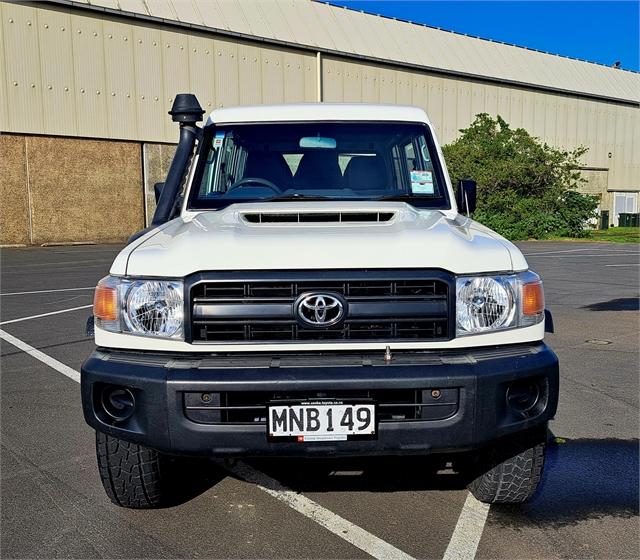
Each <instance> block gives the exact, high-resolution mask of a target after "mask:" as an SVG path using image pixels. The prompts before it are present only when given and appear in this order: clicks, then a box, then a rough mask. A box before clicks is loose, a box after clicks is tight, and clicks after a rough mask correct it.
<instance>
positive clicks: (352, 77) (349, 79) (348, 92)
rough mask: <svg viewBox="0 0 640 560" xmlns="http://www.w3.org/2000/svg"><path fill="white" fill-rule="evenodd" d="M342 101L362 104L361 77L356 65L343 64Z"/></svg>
mask: <svg viewBox="0 0 640 560" xmlns="http://www.w3.org/2000/svg"><path fill="white" fill-rule="evenodd" d="M342 99H343V101H345V102H347V103H360V102H362V76H361V75H360V68H359V67H358V65H357V64H353V63H351V62H345V63H344V80H343V93H342Z"/></svg>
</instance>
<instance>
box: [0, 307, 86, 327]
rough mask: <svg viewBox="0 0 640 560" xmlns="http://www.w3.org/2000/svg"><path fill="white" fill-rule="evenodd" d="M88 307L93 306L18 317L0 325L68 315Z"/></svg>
mask: <svg viewBox="0 0 640 560" xmlns="http://www.w3.org/2000/svg"><path fill="white" fill-rule="evenodd" d="M89 307H93V304H89V305H81V306H80V307H70V308H69V309H60V310H59V311H50V312H49V313H40V314H38V315H30V316H29V317H20V318H19V319H10V320H9V321H2V322H1V323H0V325H9V324H11V323H20V322H22V321H28V320H29V319H39V318H40V317H48V316H49V315H59V314H60V313H69V312H70V311H78V309H88V308H89Z"/></svg>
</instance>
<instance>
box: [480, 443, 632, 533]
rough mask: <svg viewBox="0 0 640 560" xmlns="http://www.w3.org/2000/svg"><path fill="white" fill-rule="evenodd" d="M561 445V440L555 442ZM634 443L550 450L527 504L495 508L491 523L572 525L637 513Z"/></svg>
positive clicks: (575, 445) (554, 445) (555, 445)
mask: <svg viewBox="0 0 640 560" xmlns="http://www.w3.org/2000/svg"><path fill="white" fill-rule="evenodd" d="M559 441H561V442H564V440H561V439H560V440H559ZM639 450H640V447H639V441H638V439H628V440H623V439H575V440H566V442H564V443H559V444H558V443H552V444H551V445H549V446H548V450H547V457H546V462H545V467H544V471H543V477H542V484H541V485H540V487H539V488H538V491H537V492H536V494H535V495H534V496H533V499H532V500H531V501H530V502H529V503H527V504H521V505H501V506H499V507H493V508H492V510H491V511H492V513H491V518H492V521H493V522H494V523H499V524H503V525H508V526H513V527H518V526H523V527H524V526H525V525H530V524H531V523H532V522H533V523H536V524H540V525H545V524H550V525H554V526H562V525H573V524H575V523H578V522H580V521H583V520H586V519H598V518H602V517H624V518H630V517H634V516H638V514H639V513H640V511H639V505H638V500H639V498H640V495H639V494H640V492H639V485H640V477H639V469H640V452H639Z"/></svg>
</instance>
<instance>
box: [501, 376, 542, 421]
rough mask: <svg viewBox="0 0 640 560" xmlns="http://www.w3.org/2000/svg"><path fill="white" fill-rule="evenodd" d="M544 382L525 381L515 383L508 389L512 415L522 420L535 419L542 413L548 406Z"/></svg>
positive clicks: (507, 396)
mask: <svg viewBox="0 0 640 560" xmlns="http://www.w3.org/2000/svg"><path fill="white" fill-rule="evenodd" d="M543 384H544V381H543V380H540V379H523V380H521V381H514V382H513V383H511V384H510V385H509V386H508V387H507V392H506V399H507V405H508V407H509V409H510V410H511V412H512V413H514V414H515V415H516V416H519V417H520V418H533V417H534V416H537V415H538V414H540V412H542V410H543V409H544V407H545V405H546V402H545V401H546V394H545V393H546V392H545V389H544V385H543Z"/></svg>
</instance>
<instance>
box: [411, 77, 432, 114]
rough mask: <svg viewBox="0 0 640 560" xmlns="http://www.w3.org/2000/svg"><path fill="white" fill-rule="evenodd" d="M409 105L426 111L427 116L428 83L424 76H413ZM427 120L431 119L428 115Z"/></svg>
mask: <svg viewBox="0 0 640 560" xmlns="http://www.w3.org/2000/svg"><path fill="white" fill-rule="evenodd" d="M411 104H412V105H415V106H416V107H422V108H423V109H424V110H425V111H427V115H429V111H428V108H429V81H428V80H427V77H426V76H425V75H424V74H416V75H415V76H413V90H412V93H411ZM429 118H431V116H430V115H429Z"/></svg>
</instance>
